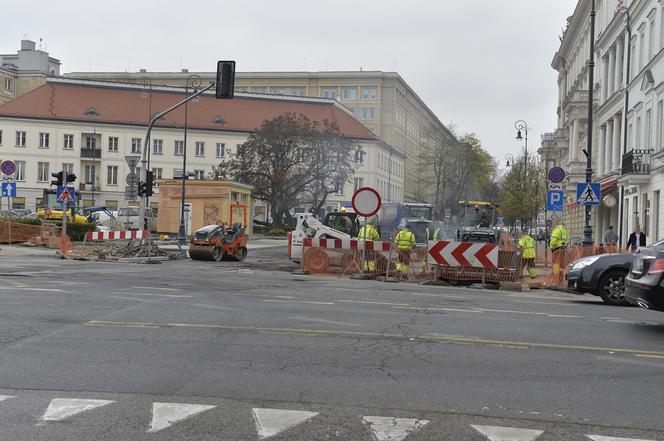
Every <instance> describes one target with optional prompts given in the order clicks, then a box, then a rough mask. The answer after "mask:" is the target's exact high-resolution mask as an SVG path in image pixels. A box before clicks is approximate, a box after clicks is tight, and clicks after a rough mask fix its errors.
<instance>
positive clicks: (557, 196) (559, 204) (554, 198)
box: [546, 190, 565, 211]
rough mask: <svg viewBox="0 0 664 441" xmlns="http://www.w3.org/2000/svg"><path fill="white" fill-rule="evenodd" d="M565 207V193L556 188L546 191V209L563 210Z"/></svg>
mask: <svg viewBox="0 0 664 441" xmlns="http://www.w3.org/2000/svg"><path fill="white" fill-rule="evenodd" d="M564 208H565V193H564V192H562V191H558V190H549V191H547V192H546V209H547V211H563V209H564Z"/></svg>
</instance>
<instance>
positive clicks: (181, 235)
mask: <svg viewBox="0 0 664 441" xmlns="http://www.w3.org/2000/svg"><path fill="white" fill-rule="evenodd" d="M202 82H203V80H202V79H201V77H199V76H198V75H196V74H193V75H189V76H188V77H187V82H186V83H185V86H184V96H185V98H186V97H187V95H189V86H191V87H192V88H193V89H194V93H196V89H198V87H199V86H200V85H201V83H202ZM187 123H188V101H187V102H185V103H184V141H183V142H184V146H183V147H184V150H183V151H182V176H181V179H182V192H181V197H180V228H179V231H178V243H179V244H180V245H183V244H184V243H185V242H186V240H187V238H186V231H185V225H184V199H185V197H184V196H185V186H186V182H187Z"/></svg>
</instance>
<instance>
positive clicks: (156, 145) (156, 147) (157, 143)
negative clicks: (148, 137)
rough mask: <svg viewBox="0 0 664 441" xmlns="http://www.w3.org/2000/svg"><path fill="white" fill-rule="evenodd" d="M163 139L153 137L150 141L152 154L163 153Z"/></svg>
mask: <svg viewBox="0 0 664 441" xmlns="http://www.w3.org/2000/svg"><path fill="white" fill-rule="evenodd" d="M163 147H164V141H163V140H161V139H155V140H153V141H152V154H154V155H163V154H164V148H163Z"/></svg>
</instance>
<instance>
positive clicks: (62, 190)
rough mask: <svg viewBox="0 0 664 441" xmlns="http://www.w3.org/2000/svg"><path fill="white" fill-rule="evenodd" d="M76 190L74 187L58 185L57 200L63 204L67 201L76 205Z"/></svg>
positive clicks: (68, 203)
mask: <svg viewBox="0 0 664 441" xmlns="http://www.w3.org/2000/svg"><path fill="white" fill-rule="evenodd" d="M74 191H75V190H74V187H65V186H64V185H58V186H57V188H56V190H55V194H56V199H57V201H58V202H59V203H61V204H64V203H67V205H74V194H75V193H74Z"/></svg>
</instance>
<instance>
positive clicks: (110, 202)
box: [104, 199, 118, 211]
mask: <svg viewBox="0 0 664 441" xmlns="http://www.w3.org/2000/svg"><path fill="white" fill-rule="evenodd" d="M104 205H106V208H108V209H109V210H111V211H117V210H118V201H117V200H115V199H106V201H104Z"/></svg>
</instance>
